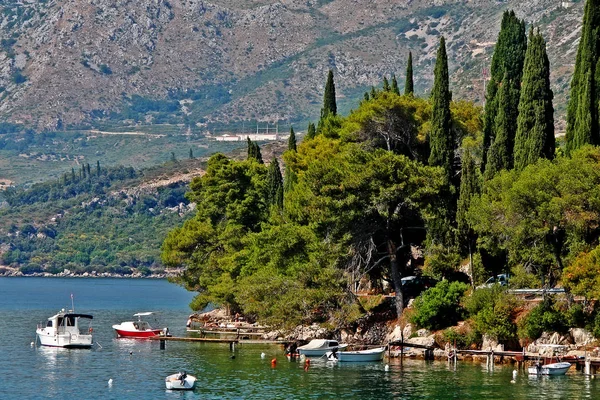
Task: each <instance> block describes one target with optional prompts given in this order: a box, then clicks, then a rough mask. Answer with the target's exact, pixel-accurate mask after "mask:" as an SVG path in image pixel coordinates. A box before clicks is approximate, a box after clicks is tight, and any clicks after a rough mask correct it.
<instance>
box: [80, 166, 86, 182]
mask: <svg viewBox="0 0 600 400" xmlns="http://www.w3.org/2000/svg"><path fill="white" fill-rule="evenodd" d="M81 176H82V177H83V179H85V178H86V174H85V165H82V166H81Z"/></svg>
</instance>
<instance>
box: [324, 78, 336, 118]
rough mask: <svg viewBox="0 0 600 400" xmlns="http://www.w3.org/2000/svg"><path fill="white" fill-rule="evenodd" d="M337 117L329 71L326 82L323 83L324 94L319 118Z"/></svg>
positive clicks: (333, 86)
mask: <svg viewBox="0 0 600 400" xmlns="http://www.w3.org/2000/svg"><path fill="white" fill-rule="evenodd" d="M330 114H331V115H337V104H336V101H335V83H334V82H333V71H332V70H329V73H328V74H327V82H326V83H325V93H324V94H323V109H322V110H321V118H324V117H326V116H327V115H330Z"/></svg>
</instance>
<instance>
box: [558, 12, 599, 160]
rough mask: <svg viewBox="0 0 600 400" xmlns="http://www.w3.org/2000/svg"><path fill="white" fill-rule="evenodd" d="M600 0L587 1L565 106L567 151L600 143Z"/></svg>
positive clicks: (569, 152) (568, 152)
mask: <svg viewBox="0 0 600 400" xmlns="http://www.w3.org/2000/svg"><path fill="white" fill-rule="evenodd" d="M599 105H600V1H598V0H587V1H586V3H585V9H584V14H583V26H582V29H581V39H580V40H579V47H578V49H577V58H576V60H575V71H574V73H573V78H572V80H571V94H570V98H569V105H568V108H567V134H566V153H567V154H568V155H569V154H571V152H572V151H573V150H576V149H578V148H580V147H582V146H584V145H586V144H600V126H599V124H600V118H599V115H598V114H599V110H598V107H599Z"/></svg>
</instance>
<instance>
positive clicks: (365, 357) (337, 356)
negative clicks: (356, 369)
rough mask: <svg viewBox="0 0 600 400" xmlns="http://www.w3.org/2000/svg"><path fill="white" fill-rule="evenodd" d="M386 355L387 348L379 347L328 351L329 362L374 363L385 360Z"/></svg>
mask: <svg viewBox="0 0 600 400" xmlns="http://www.w3.org/2000/svg"><path fill="white" fill-rule="evenodd" d="M384 353H385V347H377V348H375V349H369V350H359V351H328V352H327V353H326V355H327V360H329V361H348V362H372V361H381V360H383V356H384Z"/></svg>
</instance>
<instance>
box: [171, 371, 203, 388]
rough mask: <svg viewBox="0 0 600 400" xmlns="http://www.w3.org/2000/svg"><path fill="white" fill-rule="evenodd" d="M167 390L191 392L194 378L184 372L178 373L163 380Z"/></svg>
mask: <svg viewBox="0 0 600 400" xmlns="http://www.w3.org/2000/svg"><path fill="white" fill-rule="evenodd" d="M165 386H166V387H167V389H168V390H193V389H194V387H195V386H196V377H195V376H193V375H188V374H186V373H185V372H178V373H176V374H173V375H169V376H167V377H166V378H165Z"/></svg>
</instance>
